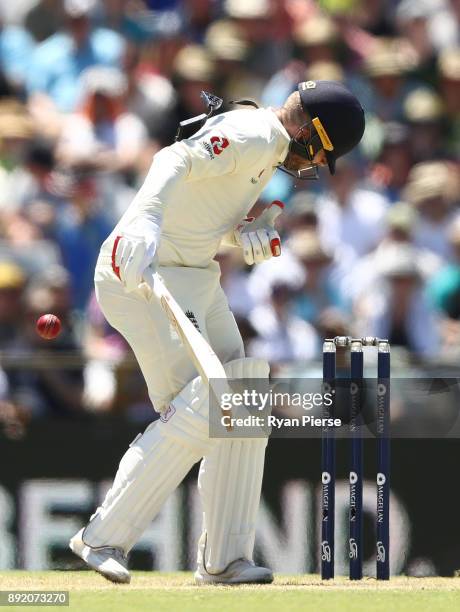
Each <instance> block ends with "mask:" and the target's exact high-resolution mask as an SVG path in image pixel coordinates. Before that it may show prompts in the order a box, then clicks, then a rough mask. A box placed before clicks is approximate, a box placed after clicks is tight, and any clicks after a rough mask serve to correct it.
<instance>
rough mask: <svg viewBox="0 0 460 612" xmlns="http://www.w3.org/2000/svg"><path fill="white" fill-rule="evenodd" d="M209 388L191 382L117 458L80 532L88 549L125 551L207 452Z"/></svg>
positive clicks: (209, 446)
mask: <svg viewBox="0 0 460 612" xmlns="http://www.w3.org/2000/svg"><path fill="white" fill-rule="evenodd" d="M208 404H209V401H208V390H207V387H206V386H205V385H202V383H201V378H200V377H197V378H195V379H194V380H192V381H191V382H190V383H189V384H188V385H187V386H186V387H185V388H184V389H183V390H182V391H181V392H180V393H179V395H178V396H177V397H176V398H174V400H173V401H172V402H171V404H170V407H169V409H168V410H167V411H166V412H165V413H164V414H163V415H162V417H161V419H160V420H158V421H155V422H154V423H151V424H150V425H149V426H148V427H147V429H146V430H145V432H144V433H143V434H142V435H139V436H138V437H137V438H136V439H135V440H134V441H133V442H132V443H131V445H130V447H129V449H128V450H127V452H126V453H125V455H124V456H123V458H122V459H121V462H120V465H119V468H118V472H117V474H116V476H115V480H114V482H113V485H112V487H111V489H110V490H109V491H108V493H107V495H106V497H105V499H104V501H103V503H102V505H101V506H100V507H99V508H98V509H97V510H96V512H95V514H93V516H92V517H91V519H90V522H89V524H88V525H87V527H86V529H85V530H84V532H83V536H82V537H83V541H84V542H85V544H87V545H88V546H91V547H99V546H118V547H120V548H122V549H123V550H124V552H125V553H127V552H128V551H129V550H130V549H131V548H132V547H133V546H134V544H135V543H136V541H137V540H138V539H139V538H140V536H141V535H142V533H143V532H144V531H145V529H146V527H147V526H148V524H149V523H150V521H152V519H153V518H154V517H155V516H156V514H157V513H158V512H159V510H160V509H161V507H162V505H163V503H164V502H165V500H166V499H167V497H168V496H169V495H170V494H171V493H172V491H174V489H175V488H176V487H177V486H178V485H179V484H180V482H181V481H182V480H183V478H184V477H185V476H186V474H187V472H188V471H189V470H190V468H191V467H192V465H193V464H194V463H196V462H197V461H199V460H200V459H201V458H202V457H203V455H204V454H206V453H207V452H209V451H210V449H211V447H212V446H213V445H214V443H215V442H214V441H212V440H210V439H209V426H208V413H209V405H208Z"/></svg>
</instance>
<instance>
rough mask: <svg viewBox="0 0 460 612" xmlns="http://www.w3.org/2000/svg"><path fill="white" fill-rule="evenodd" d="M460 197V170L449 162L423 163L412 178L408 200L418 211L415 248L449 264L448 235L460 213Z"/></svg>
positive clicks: (450, 252) (418, 166) (410, 177)
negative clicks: (424, 249)
mask: <svg viewBox="0 0 460 612" xmlns="http://www.w3.org/2000/svg"><path fill="white" fill-rule="evenodd" d="M459 194H460V189H459V177H458V170H457V168H456V167H455V165H454V164H449V163H446V162H423V163H420V164H417V165H416V166H414V167H413V168H412V170H411V172H410V174H409V178H408V183H407V187H406V199H407V201H408V202H409V203H410V204H412V205H413V206H415V207H416V208H417V210H418V213H419V216H418V222H417V225H416V229H415V244H417V245H418V246H420V247H424V248H427V249H430V250H431V251H433V252H434V253H437V254H438V255H439V256H440V257H442V258H443V259H445V260H449V259H450V258H451V255H452V249H451V247H450V245H449V243H448V240H447V232H448V230H449V228H450V227H451V224H452V223H453V221H454V220H455V219H457V218H458V217H459V216H460V212H459V210H458V209H456V208H455V206H454V204H455V203H456V202H457V201H458V197H459Z"/></svg>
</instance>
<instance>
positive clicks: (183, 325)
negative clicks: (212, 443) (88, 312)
mask: <svg viewBox="0 0 460 612" xmlns="http://www.w3.org/2000/svg"><path fill="white" fill-rule="evenodd" d="M144 281H145V282H146V284H147V285H148V286H149V287H150V289H151V291H152V293H153V295H154V296H155V297H156V298H157V300H158V301H159V302H160V304H161V307H162V308H163V310H164V312H165V313H166V315H167V317H168V319H169V320H170V322H171V324H172V325H173V326H174V328H175V329H176V331H177V333H178V334H179V337H180V339H181V341H182V343H183V345H184V346H185V348H186V350H187V352H188V354H189V356H190V358H191V360H192V361H193V363H194V365H195V367H196V369H197V370H198V373H199V374H200V376H201V378H202V380H205V381H206V382H207V383H208V385H209V389H210V391H211V392H212V393H213V395H214V398H215V399H216V401H217V403H218V405H219V406H221V399H220V398H221V395H222V394H223V393H230V394H231V393H232V391H231V389H230V386H229V384H228V382H227V374H226V373H225V370H224V366H223V365H222V363H221V362H220V359H219V358H218V357H217V355H216V353H215V352H214V351H213V349H212V348H211V346H210V345H209V344H208V342H206V340H205V339H204V338H203V336H202V335H201V333H200V332H199V331H198V330H197V329H196V327H195V326H194V325H193V323H192V322H191V321H190V319H189V318H188V317H187V316H186V314H185V313H184V311H183V310H182V308H181V307H180V306H179V304H178V303H177V302H176V300H175V299H174V297H173V296H172V295H171V293H170V292H169V290H168V288H167V287H166V285H165V283H164V281H163V279H162V277H161V276H160V275H159V274H158V273H154V272H153V271H152V270H151V269H150V268H147V269H146V270H145V271H144ZM216 380H218V381H219V382H218V385H216V382H215V381H216ZM217 386H218V389H217ZM221 410H222V415H224V416H230V417H231V416H232V413H231V409H230V408H222V406H221ZM226 429H227V431H232V430H233V427H232V426H231V425H227V427H226Z"/></svg>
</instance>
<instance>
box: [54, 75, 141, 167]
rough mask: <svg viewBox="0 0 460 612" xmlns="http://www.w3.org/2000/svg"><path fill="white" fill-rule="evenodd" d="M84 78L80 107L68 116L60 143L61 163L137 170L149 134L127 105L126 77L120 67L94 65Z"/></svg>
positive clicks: (73, 165)
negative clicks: (128, 109) (127, 108)
mask: <svg viewBox="0 0 460 612" xmlns="http://www.w3.org/2000/svg"><path fill="white" fill-rule="evenodd" d="M81 81H82V88H83V90H82V102H81V106H80V110H79V112H77V113H75V114H72V115H70V116H69V117H68V118H66V120H65V122H64V126H63V129H62V133H61V138H60V141H59V143H58V146H57V157H58V159H59V161H60V163H61V164H63V165H64V166H65V167H67V168H70V169H73V170H82V169H84V170H101V171H106V172H119V173H128V172H136V169H137V164H138V162H139V159H140V155H141V152H142V149H143V147H144V146H145V145H146V143H147V138H148V135H147V129H146V127H145V125H144V124H143V122H142V121H141V119H140V118H139V117H138V116H137V115H134V114H133V113H130V112H128V111H127V110H126V108H125V96H126V93H127V80H126V77H125V76H124V74H123V73H122V72H121V71H120V70H118V69H117V68H110V67H104V66H94V67H92V68H88V69H87V70H85V71H84V72H83V73H82V75H81Z"/></svg>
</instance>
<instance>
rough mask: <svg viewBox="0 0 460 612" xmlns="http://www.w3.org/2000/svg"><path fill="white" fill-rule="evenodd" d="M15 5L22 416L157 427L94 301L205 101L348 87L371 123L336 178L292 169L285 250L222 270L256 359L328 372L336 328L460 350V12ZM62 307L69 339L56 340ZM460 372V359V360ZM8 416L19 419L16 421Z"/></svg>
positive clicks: (14, 209)
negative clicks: (114, 249)
mask: <svg viewBox="0 0 460 612" xmlns="http://www.w3.org/2000/svg"><path fill="white" fill-rule="evenodd" d="M6 4H7V3H1V5H0V353H1V360H0V362H1V366H2V369H1V370H0V399H1V406H2V410H1V412H2V414H3V418H4V419H8V418H10V417H11V415H14V414H20V415H22V417H21V418H23V419H27V418H30V417H39V416H42V415H49V414H53V415H60V416H72V415H75V414H80V413H81V411H82V410H86V409H93V410H117V409H127V410H128V411H129V414H130V415H131V416H132V417H133V418H143V417H144V416H145V415H146V414H148V415H150V418H151V407H150V406H149V405H148V398H147V395H146V391H145V387H144V385H143V383H142V379H141V378H140V375H139V373H138V372H137V371H136V370H133V369H129V368H122V367H121V364H123V363H124V362H126V360H128V361H129V359H132V356H131V354H130V351H129V348H128V347H127V345H126V343H125V342H124V340H123V339H122V338H121V337H120V336H119V335H118V334H117V333H116V332H115V331H114V330H113V329H111V328H110V327H108V325H107V324H106V323H105V321H104V319H103V317H102V314H101V312H100V310H99V309H98V306H97V303H96V300H95V297H94V290H93V273H94V266H95V262H96V258H97V254H98V250H99V247H100V244H101V242H102V241H103V240H104V239H105V237H106V236H107V235H108V233H109V232H110V230H111V228H112V227H113V225H114V223H115V222H116V221H117V220H118V218H119V217H120V215H121V214H122V212H123V211H124V210H125V209H126V207H127V206H128V205H129V203H130V201H131V199H132V198H133V196H134V194H135V193H136V190H137V189H138V188H139V186H140V185H141V184H142V181H143V178H144V176H145V174H146V172H147V170H148V168H149V166H150V163H151V160H152V156H153V155H154V153H155V152H156V151H158V150H159V149H160V148H162V147H163V146H166V145H168V144H170V143H171V142H173V140H174V136H175V133H176V129H177V125H178V123H179V121H181V120H183V119H186V118H189V117H192V116H195V115H198V114H201V113H202V112H203V111H204V110H205V109H204V105H203V101H202V99H201V97H200V92H201V91H202V90H205V91H209V92H212V93H214V94H217V95H219V96H221V97H222V98H223V99H224V101H225V102H224V110H229V109H233V108H235V106H233V105H231V104H230V101H234V100H238V99H241V98H244V99H251V100H254V101H255V102H256V103H258V104H260V105H262V106H272V107H278V106H280V105H281V104H282V103H283V101H284V100H285V99H286V97H287V96H288V95H289V94H290V93H291V92H292V91H294V90H295V89H296V85H297V83H298V82H300V81H304V80H319V79H333V80H337V81H342V82H344V83H345V84H346V85H347V86H348V87H350V89H351V90H352V91H353V92H354V93H355V94H356V95H357V96H358V98H359V99H360V101H361V103H362V105H363V107H364V108H365V112H366V132H365V135H364V138H363V140H362V142H361V144H360V146H359V148H358V149H357V150H356V151H354V152H353V153H352V154H351V155H349V156H347V157H346V158H345V159H343V160H341V161H340V162H339V163H338V164H337V172H336V174H335V176H334V177H331V176H329V174H328V172H327V170H324V169H323V170H322V171H321V179H320V180H319V181H316V182H313V181H297V182H295V181H293V180H292V179H291V178H289V177H287V176H286V175H284V174H282V173H281V172H277V173H276V174H275V177H274V178H273V179H272V181H271V182H270V184H269V185H268V187H267V188H266V190H265V191H264V193H263V194H262V197H261V200H260V202H258V204H257V207H256V208H257V209H258V210H259V211H260V210H261V209H262V208H263V206H264V205H266V204H268V203H270V202H271V201H272V200H274V199H279V200H282V201H283V202H284V203H285V205H286V206H285V212H284V214H283V215H282V217H280V218H279V219H278V228H279V231H280V234H281V236H282V245H283V252H282V255H281V256H280V257H279V258H276V259H272V260H271V261H269V262H266V263H263V264H261V265H259V266H256V267H254V268H251V269H249V268H247V267H245V265H244V261H243V259H242V256H241V252H240V251H239V250H238V249H230V248H229V249H222V250H221V251H220V252H219V254H218V256H217V258H218V260H219V262H220V264H221V268H222V283H223V286H224V289H225V290H226V292H227V295H228V298H229V302H230V305H231V307H232V309H233V311H234V313H235V316H236V318H237V320H238V323H239V325H240V329H241V331H242V334H243V337H244V340H245V344H246V350H247V353H248V355H251V356H260V357H264V358H266V359H268V360H269V361H270V363H271V364H272V368H273V371H274V372H277V371H281V370H282V369H283V368H285V367H286V366H287V365H289V364H295V367H296V368H297V370H296V371H299V369H304V370H308V367H309V364H310V363H312V362H314V361H315V360H317V359H319V357H320V354H321V341H322V339H323V338H324V337H329V336H335V335H343V334H351V335H356V336H364V335H372V336H380V337H387V338H389V340H390V342H391V344H392V346H395V347H402V349H403V350H404V351H405V353H406V354H407V356H408V358H409V359H411V360H415V361H420V362H424V361H430V360H431V361H433V360H446V359H452V360H455V359H458V356H459V355H460V208H459V203H460V179H459V164H458V162H459V153H460V0H417V1H413V0H322V1H320V0H318V1H313V0H17V1H16V2H12V3H8V5H7V6H6ZM45 312H52V313H55V314H57V315H58V316H59V317H60V318H61V320H62V323H63V329H64V331H63V333H62V334H61V336H60V337H59V338H58V339H57V340H55V341H53V342H47V341H44V340H42V339H41V338H40V337H39V336H38V335H37V334H36V332H35V321H36V319H37V317H38V316H39V315H41V314H43V313H45ZM457 363H458V361H457ZM5 415H6V416H5Z"/></svg>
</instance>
